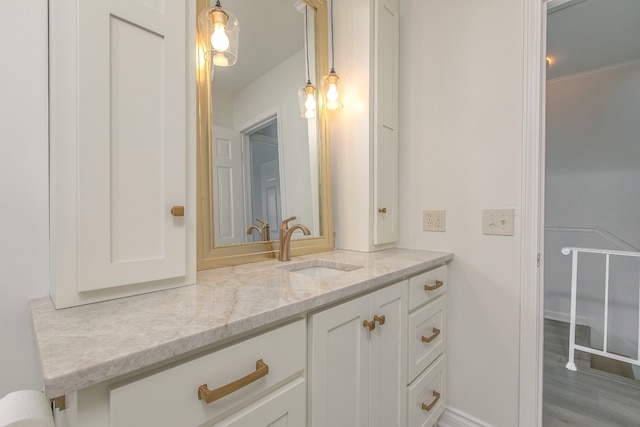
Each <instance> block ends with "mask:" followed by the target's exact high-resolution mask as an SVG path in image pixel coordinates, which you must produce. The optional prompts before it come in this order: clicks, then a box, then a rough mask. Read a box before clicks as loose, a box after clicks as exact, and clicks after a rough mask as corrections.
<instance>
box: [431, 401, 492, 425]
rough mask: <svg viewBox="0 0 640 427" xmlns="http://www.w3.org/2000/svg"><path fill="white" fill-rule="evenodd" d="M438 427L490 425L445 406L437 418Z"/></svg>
mask: <svg viewBox="0 0 640 427" xmlns="http://www.w3.org/2000/svg"><path fill="white" fill-rule="evenodd" d="M437 426H438V427H492V426H491V424H487V423H485V422H484V421H481V420H479V419H477V418H475V417H472V416H471V415H469V414H465V413H464V412H462V411H459V410H457V409H455V408H452V407H450V406H447V407H446V408H445V410H444V413H443V414H442V416H441V417H440V419H439V420H438V424H437Z"/></svg>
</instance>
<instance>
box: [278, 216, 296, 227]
mask: <svg viewBox="0 0 640 427" xmlns="http://www.w3.org/2000/svg"><path fill="white" fill-rule="evenodd" d="M296 218H297V217H296V216H292V217H290V218H287V219H283V220H282V227H284V228H288V227H289V222H290V221H293V220H294V219H296Z"/></svg>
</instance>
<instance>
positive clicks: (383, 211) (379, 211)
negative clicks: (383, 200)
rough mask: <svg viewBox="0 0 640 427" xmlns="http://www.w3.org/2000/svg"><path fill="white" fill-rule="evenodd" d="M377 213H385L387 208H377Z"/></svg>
mask: <svg viewBox="0 0 640 427" xmlns="http://www.w3.org/2000/svg"><path fill="white" fill-rule="evenodd" d="M378 213H387V208H378Z"/></svg>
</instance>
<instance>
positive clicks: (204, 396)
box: [198, 359, 269, 403]
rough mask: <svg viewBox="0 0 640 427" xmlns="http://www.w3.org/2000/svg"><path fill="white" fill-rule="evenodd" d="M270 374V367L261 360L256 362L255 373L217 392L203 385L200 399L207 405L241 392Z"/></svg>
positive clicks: (220, 388)
mask: <svg viewBox="0 0 640 427" xmlns="http://www.w3.org/2000/svg"><path fill="white" fill-rule="evenodd" d="M268 373H269V365H267V364H266V363H264V362H263V361H262V359H260V360H258V361H257V362H256V370H255V371H253V372H251V373H250V374H248V375H245V376H244V377H242V378H240V379H237V380H235V381H233V382H231V383H229V384H227V385H223V386H222V387H218V388H216V389H215V390H209V388H208V387H207V385H206V384H202V385H201V386H200V387H198V399H200V400H204V401H205V402H206V403H211V402H213V401H215V400H218V399H221V398H223V397H225V396H227V395H229V394H231V393H233V392H234V391H237V390H240V389H241V388H242V387H244V386H247V385H249V384H251V383H252V382H254V381H257V380H259V379H260V378H262V377H264V376H266V375H267V374H268Z"/></svg>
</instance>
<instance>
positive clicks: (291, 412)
mask: <svg viewBox="0 0 640 427" xmlns="http://www.w3.org/2000/svg"><path fill="white" fill-rule="evenodd" d="M306 404H307V382H306V381H305V379H304V378H297V379H296V380H294V381H292V382H290V383H289V384H287V385H285V386H283V387H280V388H279V389H277V390H275V391H273V392H271V393H270V394H268V395H267V396H265V397H263V398H262V399H260V400H258V401H257V402H255V403H252V404H251V405H249V406H247V407H246V408H243V409H241V410H240V411H238V412H237V413H236V414H234V415H232V416H230V417H228V418H225V419H224V420H223V421H221V422H219V423H217V424H214V425H213V427H246V426H253V427H263V426H264V427H292V426H304V425H305V423H306V421H307V420H306V418H307V411H306Z"/></svg>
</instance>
